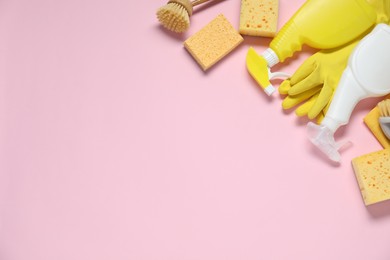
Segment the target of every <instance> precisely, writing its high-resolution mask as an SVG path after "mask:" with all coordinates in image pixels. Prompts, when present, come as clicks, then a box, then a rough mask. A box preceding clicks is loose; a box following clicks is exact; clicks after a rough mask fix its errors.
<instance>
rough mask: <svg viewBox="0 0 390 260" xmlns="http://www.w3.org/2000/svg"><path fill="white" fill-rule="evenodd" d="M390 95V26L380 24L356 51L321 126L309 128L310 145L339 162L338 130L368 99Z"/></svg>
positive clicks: (361, 42) (309, 125)
mask: <svg viewBox="0 0 390 260" xmlns="http://www.w3.org/2000/svg"><path fill="white" fill-rule="evenodd" d="M388 93H390V26H389V25H387V24H378V25H377V26H376V27H375V28H374V29H373V30H372V32H371V33H370V34H368V35H367V36H366V37H364V38H363V39H362V40H361V41H360V42H359V44H358V45H357V46H356V47H355V49H354V50H353V52H352V54H351V56H350V58H349V61H348V66H347V68H346V69H345V70H344V72H343V75H342V76H341V79H340V82H339V85H338V87H337V89H336V92H335V94H334V97H333V100H332V102H331V104H330V107H329V110H328V112H327V113H326V116H325V118H324V120H323V121H322V122H321V124H320V125H317V124H314V123H312V122H309V123H308V125H307V130H308V135H309V139H310V141H311V142H312V143H313V144H314V145H316V146H317V147H318V148H319V149H320V150H321V151H322V152H323V153H325V154H326V155H327V156H328V157H329V159H331V160H332V161H335V162H340V159H341V158H340V154H339V152H338V150H339V149H340V148H341V147H342V146H343V144H340V143H337V142H336V141H335V140H334V133H335V132H336V130H337V129H338V128H339V127H340V126H342V125H345V124H347V123H348V122H349V118H350V117H351V114H352V111H353V109H354V108H355V106H356V104H357V103H358V102H359V101H360V100H362V99H364V98H368V97H378V96H384V95H386V94H388Z"/></svg>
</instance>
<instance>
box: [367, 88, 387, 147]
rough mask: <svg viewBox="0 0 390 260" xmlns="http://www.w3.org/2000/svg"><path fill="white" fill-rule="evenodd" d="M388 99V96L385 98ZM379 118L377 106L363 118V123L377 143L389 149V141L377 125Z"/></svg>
mask: <svg viewBox="0 0 390 260" xmlns="http://www.w3.org/2000/svg"><path fill="white" fill-rule="evenodd" d="M387 97H388V98H390V96H387ZM379 117H381V113H380V112H379V108H378V106H375V107H374V108H373V109H372V110H371V111H370V112H369V113H368V114H367V115H366V116H365V117H364V118H363V121H364V123H365V124H366V126H367V127H368V129H370V131H371V133H372V134H373V135H374V136H375V138H376V139H377V140H378V142H379V143H380V144H381V145H382V147H383V148H390V140H389V139H388V138H387V137H386V136H385V134H384V133H383V131H382V129H381V126H380V124H379Z"/></svg>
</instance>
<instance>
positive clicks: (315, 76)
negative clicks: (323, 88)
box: [288, 67, 322, 95]
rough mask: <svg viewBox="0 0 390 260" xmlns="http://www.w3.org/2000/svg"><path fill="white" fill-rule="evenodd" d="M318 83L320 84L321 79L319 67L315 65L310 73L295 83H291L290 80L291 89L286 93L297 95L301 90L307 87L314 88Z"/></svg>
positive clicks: (306, 89)
mask: <svg viewBox="0 0 390 260" xmlns="http://www.w3.org/2000/svg"><path fill="white" fill-rule="evenodd" d="M318 85H322V80H321V75H320V72H319V68H318V67H316V68H315V69H314V70H313V71H312V73H311V74H310V75H308V76H307V77H306V78H304V79H302V80H301V81H299V82H297V83H296V84H292V81H291V89H290V90H289V91H288V94H289V95H298V94H300V93H302V92H305V91H308V90H309V89H312V88H315V87H317V86H318Z"/></svg>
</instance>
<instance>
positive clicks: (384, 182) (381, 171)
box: [352, 149, 390, 205]
mask: <svg viewBox="0 0 390 260" xmlns="http://www.w3.org/2000/svg"><path fill="white" fill-rule="evenodd" d="M352 166H353V169H354V171H355V175H356V179H357V180H358V183H359V187H360V191H361V193H362V196H363V200H364V203H365V205H370V204H374V203H377V202H380V201H384V200H388V199H390V150H389V149H384V150H381V151H378V152H373V153H369V154H366V155H363V156H360V157H357V158H355V159H353V160H352Z"/></svg>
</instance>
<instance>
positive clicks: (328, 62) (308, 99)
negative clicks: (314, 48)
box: [279, 42, 357, 119]
mask: <svg viewBox="0 0 390 260" xmlns="http://www.w3.org/2000/svg"><path fill="white" fill-rule="evenodd" d="M356 44H357V42H354V43H351V44H349V45H347V46H343V47H341V48H337V49H332V50H323V51H319V52H317V53H315V54H314V55H312V56H311V57H309V58H308V59H307V60H305V62H304V63H303V64H302V65H301V66H300V67H299V68H298V69H297V71H296V72H295V73H294V75H293V76H292V77H291V78H290V79H288V80H285V81H283V82H282V84H281V85H280V87H279V93H280V94H288V96H287V97H286V98H285V99H284V100H283V102H282V107H283V109H290V108H292V107H295V106H297V105H299V104H300V103H302V102H305V103H304V104H303V105H301V106H299V107H298V108H297V109H296V110H295V113H296V114H297V115H298V116H304V115H307V116H308V117H309V119H314V118H315V117H317V116H318V115H319V114H320V113H321V112H322V111H323V109H324V108H325V107H326V106H327V105H328V104H329V103H330V101H331V99H332V96H333V93H334V90H335V89H336V87H337V84H338V82H339V80H340V77H341V75H342V73H343V71H344V69H345V68H346V66H347V63H348V58H349V55H350V53H351V52H352V50H353V49H354V47H355V46H356Z"/></svg>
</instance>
